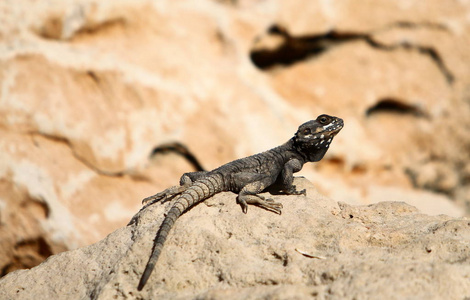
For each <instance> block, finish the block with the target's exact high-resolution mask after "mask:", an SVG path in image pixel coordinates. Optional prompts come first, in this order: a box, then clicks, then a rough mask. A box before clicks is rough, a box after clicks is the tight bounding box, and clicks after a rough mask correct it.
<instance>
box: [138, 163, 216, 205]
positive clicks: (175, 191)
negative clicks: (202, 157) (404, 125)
mask: <svg viewBox="0 0 470 300" xmlns="http://www.w3.org/2000/svg"><path fill="white" fill-rule="evenodd" d="M206 173H207V172H205V171H200V172H190V173H184V174H183V176H181V179H180V185H179V186H177V185H176V186H172V187H170V188H167V189H166V190H164V191H162V192H160V193H157V194H155V195H152V196H150V197H147V198H144V199H143V200H142V204H143V205H144V207H148V206H150V205H152V204H154V203H157V202H160V201H161V202H162V203H164V202H166V201H170V200H171V199H173V198H174V197H175V196H177V195H179V194H181V193H182V192H184V191H186V190H187V189H188V187H190V186H191V184H192V183H193V182H194V181H196V180H197V179H199V178H201V177H203V176H204V175H205V174H206Z"/></svg>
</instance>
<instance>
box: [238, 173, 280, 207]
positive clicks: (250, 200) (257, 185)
mask: <svg viewBox="0 0 470 300" xmlns="http://www.w3.org/2000/svg"><path fill="white" fill-rule="evenodd" d="M250 178H251V179H252V180H247V179H250ZM234 179H235V181H236V182H237V179H238V180H239V181H238V183H239V186H242V188H241V189H240V192H239V193H238V196H237V202H238V204H240V206H241V207H242V211H243V212H244V213H245V214H246V213H247V212H248V204H250V205H256V206H259V207H261V208H264V209H266V210H269V211H272V212H275V213H277V214H281V208H282V204H281V203H278V202H274V200H272V199H266V198H264V197H263V196H261V195H258V193H261V192H262V191H263V190H264V189H266V188H267V187H269V186H270V185H271V184H272V183H273V179H272V178H271V177H270V176H268V175H262V174H258V173H239V174H236V175H235V176H234ZM242 179H244V180H245V181H244V182H242V181H240V180H242ZM250 181H251V182H250Z"/></svg>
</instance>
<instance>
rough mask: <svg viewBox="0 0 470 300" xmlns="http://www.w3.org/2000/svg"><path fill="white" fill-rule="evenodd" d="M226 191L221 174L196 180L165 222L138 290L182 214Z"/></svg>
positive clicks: (180, 197)
mask: <svg viewBox="0 0 470 300" xmlns="http://www.w3.org/2000/svg"><path fill="white" fill-rule="evenodd" d="M223 190H224V181H223V178H222V175H221V174H211V175H209V176H207V177H204V178H203V179H199V180H196V181H195V182H194V183H193V184H192V185H191V186H190V187H189V188H188V189H187V190H186V191H184V192H183V193H182V194H181V196H179V198H178V199H177V200H176V202H175V204H174V205H173V206H172V207H171V209H170V211H169V212H168V214H167V215H166V217H165V219H164V220H163V223H162V225H161V226H160V229H159V230H158V233H157V236H156V238H155V240H154V243H153V250H152V255H151V256H150V259H149V261H148V262H147V266H146V267H145V271H144V273H143V274H142V278H140V282H139V286H138V287H137V290H139V291H140V290H142V289H143V288H144V286H145V284H146V283H147V280H148V279H149V277H150V274H152V271H153V269H154V268H155V264H156V263H157V260H158V257H159V256H160V253H161V251H162V248H163V244H164V243H165V241H166V238H167V236H168V233H169V232H170V230H171V228H172V227H173V224H175V222H176V220H177V219H178V217H179V216H181V214H183V213H184V212H185V211H186V210H187V209H188V208H190V207H191V206H193V205H195V204H198V203H199V202H202V201H203V200H205V199H207V198H209V197H211V196H213V195H215V194H217V193H219V192H221V191H223Z"/></svg>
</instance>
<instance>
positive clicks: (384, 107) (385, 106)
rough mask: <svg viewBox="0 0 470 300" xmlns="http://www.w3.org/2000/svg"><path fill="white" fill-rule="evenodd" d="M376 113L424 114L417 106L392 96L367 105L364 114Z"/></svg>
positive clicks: (418, 115) (423, 115)
mask: <svg viewBox="0 0 470 300" xmlns="http://www.w3.org/2000/svg"><path fill="white" fill-rule="evenodd" d="M377 113H398V114H410V115H413V116H416V117H425V116H426V114H425V113H424V112H423V111H422V110H421V109H420V108H419V107H417V106H415V105H411V104H407V103H405V102H403V101H401V100H397V99H392V98H384V99H382V100H380V101H378V102H377V103H376V104H375V105H374V106H371V107H369V108H368V109H367V111H366V116H367V117H370V116H371V115H373V114H377Z"/></svg>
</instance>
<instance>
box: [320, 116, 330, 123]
mask: <svg viewBox="0 0 470 300" xmlns="http://www.w3.org/2000/svg"><path fill="white" fill-rule="evenodd" d="M318 122H320V124H326V123H328V117H327V116H320V117H318Z"/></svg>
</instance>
